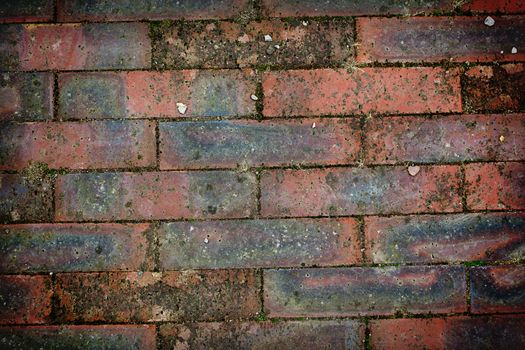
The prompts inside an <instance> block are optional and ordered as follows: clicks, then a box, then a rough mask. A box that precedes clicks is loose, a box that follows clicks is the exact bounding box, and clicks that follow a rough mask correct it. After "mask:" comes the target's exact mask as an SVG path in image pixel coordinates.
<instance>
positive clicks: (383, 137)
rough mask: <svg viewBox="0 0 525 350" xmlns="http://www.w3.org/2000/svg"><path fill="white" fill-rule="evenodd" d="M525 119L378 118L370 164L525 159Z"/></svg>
mask: <svg viewBox="0 0 525 350" xmlns="http://www.w3.org/2000/svg"><path fill="white" fill-rule="evenodd" d="M524 125H525V114H510V115H503V114H501V115H461V116H460V115H452V116H436V117H433V118H426V117H385V118H374V119H372V120H371V121H369V122H368V123H367V126H366V131H365V135H366V142H365V149H366V150H367V153H366V162H368V163H372V164H395V163H401V162H407V161H408V162H417V163H434V162H464V161H480V160H484V161H489V160H500V161H501V160H523V159H525V152H524V151H525V128H524V127H523V126H524Z"/></svg>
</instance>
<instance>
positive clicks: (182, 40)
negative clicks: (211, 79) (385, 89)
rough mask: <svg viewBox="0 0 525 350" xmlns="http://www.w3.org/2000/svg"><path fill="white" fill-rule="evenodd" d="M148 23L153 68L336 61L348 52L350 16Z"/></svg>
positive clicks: (327, 63) (304, 64) (299, 64)
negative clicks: (345, 17)
mask: <svg viewBox="0 0 525 350" xmlns="http://www.w3.org/2000/svg"><path fill="white" fill-rule="evenodd" d="M153 28H154V33H155V34H154V36H153V37H154V38H155V39H154V42H153V62H154V65H155V66H156V67H158V68H175V69H180V68H196V67H198V68H237V67H248V66H257V65H264V66H266V67H268V66H273V67H293V68H298V67H310V66H333V65H342V64H343V63H344V62H346V61H347V60H350V59H352V57H353V47H352V45H353V21H352V20H351V19H329V20H326V21H317V20H308V21H306V22H305V21H302V20H299V19H295V20H291V21H283V20H279V19H272V20H263V21H260V22H250V23H248V24H241V23H238V22H216V23H210V22H190V23H188V22H176V23H173V24H172V25H170V26H166V25H164V24H162V25H158V26H154V27H153ZM265 35H270V36H271V37H272V41H270V42H267V41H265Z"/></svg>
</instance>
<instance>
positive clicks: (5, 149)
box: [0, 120, 156, 170]
mask: <svg viewBox="0 0 525 350" xmlns="http://www.w3.org/2000/svg"><path fill="white" fill-rule="evenodd" d="M155 148H156V139H155V124H153V123H152V122H150V121H145V120H141V121H117V120H110V121H92V122H87V123H78V122H60V123H59V122H40V123H24V124H14V123H9V124H4V125H2V127H1V128H0V170H13V169H23V168H25V167H26V166H28V165H30V164H31V163H45V164H47V166H48V167H50V168H70V169H96V168H98V169H101V168H125V167H148V166H154V165H155V164H156V151H155Z"/></svg>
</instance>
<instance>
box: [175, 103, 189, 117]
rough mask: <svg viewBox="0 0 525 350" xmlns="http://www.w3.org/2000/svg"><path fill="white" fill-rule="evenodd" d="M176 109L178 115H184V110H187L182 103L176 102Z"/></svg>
mask: <svg viewBox="0 0 525 350" xmlns="http://www.w3.org/2000/svg"><path fill="white" fill-rule="evenodd" d="M177 109H178V110H179V113H180V114H184V113H186V110H187V109H188V106H186V105H185V104H184V103H182V102H177Z"/></svg>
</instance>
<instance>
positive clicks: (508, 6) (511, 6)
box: [462, 0, 525, 14]
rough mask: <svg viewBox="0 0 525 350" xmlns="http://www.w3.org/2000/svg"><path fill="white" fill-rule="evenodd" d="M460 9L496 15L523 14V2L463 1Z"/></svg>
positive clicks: (515, 0)
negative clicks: (495, 13) (496, 13)
mask: <svg viewBox="0 0 525 350" xmlns="http://www.w3.org/2000/svg"><path fill="white" fill-rule="evenodd" d="M462 9H463V10H465V11H471V12H474V13H483V12H490V13H494V12H498V13H508V14H513V13H522V12H525V1H523V0H470V1H465V4H463V6H462Z"/></svg>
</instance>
